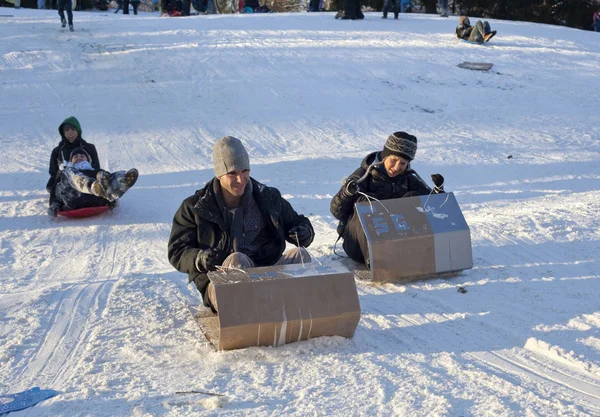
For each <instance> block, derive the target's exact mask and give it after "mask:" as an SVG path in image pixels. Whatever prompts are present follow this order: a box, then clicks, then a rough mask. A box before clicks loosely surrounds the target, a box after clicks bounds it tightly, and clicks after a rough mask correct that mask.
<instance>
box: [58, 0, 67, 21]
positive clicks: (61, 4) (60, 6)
mask: <svg viewBox="0 0 600 417" xmlns="http://www.w3.org/2000/svg"><path fill="white" fill-rule="evenodd" d="M65 1H66V0H58V15H59V16H60V23H62V27H65V26H67V20H66V19H65Z"/></svg>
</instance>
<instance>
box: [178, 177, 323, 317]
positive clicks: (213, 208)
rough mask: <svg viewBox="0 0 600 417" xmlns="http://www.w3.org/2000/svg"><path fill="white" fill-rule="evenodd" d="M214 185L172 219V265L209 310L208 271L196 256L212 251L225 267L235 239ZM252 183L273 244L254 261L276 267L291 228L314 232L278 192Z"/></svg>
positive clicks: (263, 248) (189, 201)
mask: <svg viewBox="0 0 600 417" xmlns="http://www.w3.org/2000/svg"><path fill="white" fill-rule="evenodd" d="M215 181H218V180H217V179H216V178H213V179H212V180H211V181H209V182H208V183H207V184H206V185H205V186H204V188H203V189H201V190H198V191H196V193H195V194H194V195H193V196H191V197H188V198H187V199H185V200H184V201H183V203H182V204H181V206H180V207H179V210H177V213H175V217H174V218H173V226H172V228H171V236H170V237H169V247H168V255H169V262H170V263H171V265H173V266H174V267H175V269H177V270H178V271H179V272H184V273H187V274H188V275H189V281H190V282H191V281H194V283H195V284H196V287H197V288H198V290H200V292H201V293H202V295H203V297H204V305H206V306H210V304H209V302H208V299H207V296H206V287H207V286H208V282H209V281H208V277H207V275H206V273H207V271H206V270H203V269H200V270H199V269H197V267H196V256H197V255H198V252H199V251H201V250H204V249H208V248H212V249H214V250H215V251H216V252H217V257H218V259H219V263H222V262H223V261H224V260H225V258H226V257H227V256H229V254H231V253H232V252H233V241H232V240H233V239H231V236H230V234H229V230H228V228H227V226H226V224H225V220H224V214H223V212H222V208H221V206H220V205H219V203H218V200H217V196H216V194H215V191H214V182H215ZM250 181H252V195H253V197H254V200H255V201H256V203H257V204H258V207H259V209H260V212H261V214H262V216H263V219H264V221H265V224H266V227H267V228H268V232H269V233H270V235H271V238H270V239H269V242H270V243H269V244H266V245H264V246H263V247H262V248H261V251H260V253H259V255H258V256H257V257H255V259H253V261H254V263H255V264H256V266H269V265H274V264H275V263H276V262H277V261H278V260H279V259H280V258H281V255H282V254H283V251H284V250H285V242H286V240H288V234H289V231H290V229H291V228H293V227H294V226H300V225H301V226H305V227H308V228H310V230H311V231H312V235H313V236H314V231H313V228H312V225H311V223H310V220H309V219H308V218H306V217H304V216H303V215H299V214H298V213H296V212H295V211H294V209H293V208H292V206H291V205H290V203H289V202H287V201H286V200H285V199H284V198H283V197H281V194H280V193H279V190H277V189H276V188H272V187H267V186H266V185H264V184H261V183H259V182H258V181H255V180H254V179H252V178H250ZM288 241H289V242H290V243H294V242H292V241H291V240H288ZM310 243H311V242H309V243H308V244H307V245H306V246H308V245H310Z"/></svg>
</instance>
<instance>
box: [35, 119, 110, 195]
mask: <svg viewBox="0 0 600 417" xmlns="http://www.w3.org/2000/svg"><path fill="white" fill-rule="evenodd" d="M66 123H68V124H70V125H73V126H75V128H76V129H77V133H78V136H77V139H75V140H74V141H73V142H69V141H68V140H67V138H65V136H64V135H63V131H62V128H63V125H64V124H66ZM58 133H59V134H60V136H61V140H60V142H59V144H58V146H57V147H56V148H54V149H53V150H52V154H51V156H50V168H49V169H48V173H49V174H50V178H49V179H48V183H47V184H46V190H47V191H48V192H49V193H50V203H51V204H52V202H53V201H56V198H55V196H54V191H55V186H56V181H57V180H58V174H59V170H60V165H61V163H63V161H69V157H70V156H71V152H72V151H73V149H75V148H82V149H83V150H85V151H86V152H87V153H88V155H89V156H90V159H91V161H90V164H91V165H92V167H94V169H96V170H98V169H100V160H99V159H98V152H97V151H96V147H95V146H94V145H92V144H91V143H87V142H86V141H85V140H83V139H82V138H81V125H80V124H79V121H78V120H77V119H76V118H75V117H68V118H66V119H65V120H64V121H63V122H62V123H61V124H60V126H58Z"/></svg>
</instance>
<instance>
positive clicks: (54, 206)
mask: <svg viewBox="0 0 600 417" xmlns="http://www.w3.org/2000/svg"><path fill="white" fill-rule="evenodd" d="M59 211H60V203H59V202H57V201H55V202H53V203H50V207H48V216H50V217H56V213H57V212H59Z"/></svg>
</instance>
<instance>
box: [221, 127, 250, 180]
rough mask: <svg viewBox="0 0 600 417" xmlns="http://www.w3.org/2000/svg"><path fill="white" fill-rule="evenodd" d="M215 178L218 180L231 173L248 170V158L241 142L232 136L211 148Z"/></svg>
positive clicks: (224, 138) (226, 137)
mask: <svg viewBox="0 0 600 417" xmlns="http://www.w3.org/2000/svg"><path fill="white" fill-rule="evenodd" d="M213 165H214V169H215V177H217V178H219V177H221V176H223V175H225V174H227V173H228V172H231V171H237V170H239V171H243V170H245V169H250V158H248V152H246V148H244V145H243V144H242V142H241V141H240V140H239V139H237V138H234V137H233V136H225V137H222V138H221V139H219V140H218V141H216V142H215V146H214V147H213Z"/></svg>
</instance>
